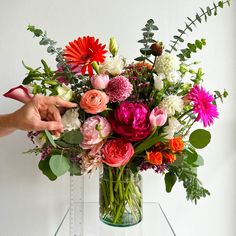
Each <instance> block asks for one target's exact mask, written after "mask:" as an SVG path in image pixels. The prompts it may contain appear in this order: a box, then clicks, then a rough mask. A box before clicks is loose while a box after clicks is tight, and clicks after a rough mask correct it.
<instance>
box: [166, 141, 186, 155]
mask: <svg viewBox="0 0 236 236" xmlns="http://www.w3.org/2000/svg"><path fill="white" fill-rule="evenodd" d="M169 147H170V150H171V151H172V152H173V153H176V152H181V151H182V150H183V149H184V142H183V140H182V138H180V137H175V138H172V139H170V140H169Z"/></svg>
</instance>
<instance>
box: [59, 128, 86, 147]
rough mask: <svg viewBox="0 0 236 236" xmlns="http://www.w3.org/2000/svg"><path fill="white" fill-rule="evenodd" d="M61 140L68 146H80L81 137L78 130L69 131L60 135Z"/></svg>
mask: <svg viewBox="0 0 236 236" xmlns="http://www.w3.org/2000/svg"><path fill="white" fill-rule="evenodd" d="M62 140H63V141H65V142H66V143H70V144H80V143H81V142H82V141H83V135H82V133H81V132H80V131H79V130H71V131H69V132H66V133H64V134H63V135H62Z"/></svg>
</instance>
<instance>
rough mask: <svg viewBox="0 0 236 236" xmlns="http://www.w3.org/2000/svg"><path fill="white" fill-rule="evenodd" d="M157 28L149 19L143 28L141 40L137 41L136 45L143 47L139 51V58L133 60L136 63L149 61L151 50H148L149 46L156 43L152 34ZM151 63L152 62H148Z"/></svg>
mask: <svg viewBox="0 0 236 236" xmlns="http://www.w3.org/2000/svg"><path fill="white" fill-rule="evenodd" d="M157 30H159V28H158V27H157V26H156V25H155V24H154V20H153V19H149V20H148V21H147V23H146V24H145V27H144V28H143V29H142V31H143V38H142V39H140V40H139V41H138V43H142V44H143V47H142V48H141V49H140V52H141V54H142V55H141V56H140V57H137V58H135V60H136V61H145V60H148V61H150V59H149V57H150V56H151V54H152V50H151V49H150V46H151V44H153V43H156V40H154V39H153V36H154V32H153V31H157ZM150 62H151V63H153V62H152V61H150Z"/></svg>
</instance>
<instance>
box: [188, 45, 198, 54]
mask: <svg viewBox="0 0 236 236" xmlns="http://www.w3.org/2000/svg"><path fill="white" fill-rule="evenodd" d="M187 46H188V48H189V49H190V50H191V51H192V52H197V47H196V45H195V44H192V43H188V44H187Z"/></svg>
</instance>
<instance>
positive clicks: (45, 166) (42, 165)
mask: <svg viewBox="0 0 236 236" xmlns="http://www.w3.org/2000/svg"><path fill="white" fill-rule="evenodd" d="M50 158H51V157H50V156H47V157H46V158H45V159H44V160H40V162H39V164H38V167H39V169H40V170H41V171H42V172H43V174H44V175H46V176H47V177H48V178H49V179H50V180H51V181H53V180H56V179H57V176H56V175H54V174H53V172H52V170H51V169H50V166H49V160H50Z"/></svg>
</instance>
